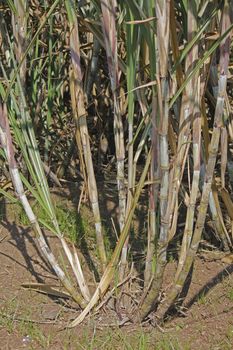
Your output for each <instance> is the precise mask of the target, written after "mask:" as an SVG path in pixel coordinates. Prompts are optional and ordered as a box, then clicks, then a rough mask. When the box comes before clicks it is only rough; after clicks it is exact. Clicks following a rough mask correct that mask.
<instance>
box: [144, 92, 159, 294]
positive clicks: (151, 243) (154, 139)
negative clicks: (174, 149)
mask: <svg viewBox="0 0 233 350" xmlns="http://www.w3.org/2000/svg"><path fill="white" fill-rule="evenodd" d="M156 111H157V103H156V97H153V101H152V114H151V119H152V126H151V128H152V130H151V147H152V159H151V167H150V176H151V182H152V184H151V185H150V194H149V215H148V220H149V222H148V239H147V254H146V264H145V272H144V286H145V288H147V287H148V284H149V282H150V280H151V277H152V263H153V257H154V253H155V238H156V235H157V222H156V212H157V208H158V193H159V182H158V179H159V169H160V167H159V156H158V151H159V149H158V146H159V144H158V142H159V135H158V127H157V125H156V114H157V113H156Z"/></svg>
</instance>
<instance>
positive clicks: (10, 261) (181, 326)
mask: <svg viewBox="0 0 233 350" xmlns="http://www.w3.org/2000/svg"><path fill="white" fill-rule="evenodd" d="M47 239H48V241H49V243H50V245H51V246H52V247H53V248H54V249H55V251H56V252H57V254H59V242H58V240H57V239H56V238H55V237H53V236H52V235H47ZM175 264H176V263H175V261H171V262H170V263H169V264H168V265H167V270H166V275H167V276H166V279H167V280H170V278H171V277H172V276H173V274H174V271H175ZM0 266H1V269H0V349H1V350H7V349H12V350H18V349H28V350H29V349H30V350H32V349H34V350H40V349H49V350H55V349H56V350H60V349H62V350H65V349H67V350H69V349H71V350H79V349H80V350H82V349H85V350H86V349H88V350H94V349H95V350H99V349H104V350H105V349H106V350H108V349H109V350H110V349H121V350H132V349H138V350H145V349H148V350H149V349H150V350H152V349H154V350H157V349H158V350H160V349H161V350H169V349H171V350H172V349H175V350H181V349H185V350H189V349H190V350H192V349H200V350H225V349H226V350H232V349H233V275H232V273H233V264H232V263H231V261H230V260H229V261H227V260H226V259H225V260H224V259H222V260H221V259H218V258H217V257H212V256H211V255H210V254H208V253H205V254H204V253H199V255H198V257H197V258H196V261H195V265H194V268H193V276H192V283H191V286H190V289H189V292H188V295H187V297H186V299H185V304H184V308H182V313H181V314H180V316H177V315H176V317H174V318H173V319H170V320H168V321H167V322H166V323H165V325H164V326H163V328H160V329H158V328H154V327H152V326H148V325H145V326H135V325H126V326H124V327H122V328H120V327H118V326H117V325H116V324H117V319H116V317H114V315H113V316H111V315H110V316H108V314H107V310H106V309H102V311H101V312H100V313H99V314H97V315H96V316H95V317H93V316H92V317H90V318H88V319H86V320H85V322H84V323H83V324H81V325H80V326H78V327H76V328H74V329H69V328H67V325H68V323H69V321H70V320H72V319H74V318H75V317H76V316H77V315H78V313H79V312H80V311H79V310H78V309H77V308H76V306H75V305H74V304H73V303H72V302H70V301H69V300H65V299H61V298H54V297H49V296H48V295H45V294H42V293H38V292H35V291H33V290H29V289H23V288H22V286H21V285H22V283H26V282H27V283H28V282H30V283H31V282H40V283H47V284H49V285H53V286H58V287H59V282H58V280H57V278H56V276H55V275H54V274H53V272H52V271H51V269H50V268H49V267H48V266H47V264H46V262H45V261H44V260H43V258H42V256H41V254H40V252H39V250H38V248H37V246H36V244H35V242H34V239H33V235H32V233H31V231H30V230H29V229H28V228H25V227H22V226H20V225H19V224H18V223H17V224H16V223H15V222H14V221H7V220H5V219H3V221H2V224H1V226H0ZM92 287H93V288H94V286H92Z"/></svg>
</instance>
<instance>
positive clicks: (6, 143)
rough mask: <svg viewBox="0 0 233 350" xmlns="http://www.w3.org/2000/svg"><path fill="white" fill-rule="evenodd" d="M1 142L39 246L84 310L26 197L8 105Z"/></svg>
mask: <svg viewBox="0 0 233 350" xmlns="http://www.w3.org/2000/svg"><path fill="white" fill-rule="evenodd" d="M0 140H1V144H2V147H3V149H4V151H5V154H6V157H7V161H8V164H9V169H10V175H11V179H12V183H13V185H14V189H15V192H16V194H17V196H18V197H19V200H20V202H21V204H22V206H23V208H24V210H25V213H26V215H27V217H28V219H29V221H30V223H31V225H32V228H33V230H34V232H35V235H36V238H37V241H38V244H39V246H40V248H41V251H42V253H43V256H44V257H45V258H46V260H47V261H48V262H49V263H50V265H51V266H52V268H53V270H54V271H55V273H56V275H57V276H58V278H59V279H60V281H61V283H62V284H63V286H64V287H65V288H66V289H67V291H68V292H69V293H70V295H71V296H72V298H73V299H74V300H75V301H76V302H77V303H78V304H79V305H80V306H81V307H82V308H84V307H85V305H86V302H85V301H84V299H83V298H82V296H81V295H80V294H79V293H78V292H77V291H76V289H75V288H74V287H73V285H72V284H71V282H70V281H69V280H68V278H67V277H66V275H65V273H64V272H63V270H62V269H61V268H60V266H59V264H58V262H57V261H56V258H55V256H54V255H53V253H52V252H51V250H50V248H49V246H48V245H47V243H46V240H45V239H44V236H43V233H42V231H41V228H40V225H39V223H38V221H37V218H36V216H35V214H34V213H33V211H32V208H31V206H30V203H29V201H28V199H27V197H26V195H25V192H24V189H23V184H22V181H21V178H20V175H19V170H18V168H17V164H16V161H15V157H14V148H13V143H12V138H11V134H10V128H9V122H8V118H7V109H6V105H4V106H3V107H2V105H0Z"/></svg>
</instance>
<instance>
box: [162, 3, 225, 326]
mask: <svg viewBox="0 0 233 350" xmlns="http://www.w3.org/2000/svg"><path fill="white" fill-rule="evenodd" d="M221 23H222V28H221V31H222V34H223V33H224V32H225V31H226V30H227V29H228V28H229V27H230V17H229V5H228V2H227V1H225V5H224V10H223V13H222V19H221ZM229 52H230V35H228V36H227V37H226V38H225V39H224V41H223V43H222V44H221V46H220V63H219V67H220V76H219V83H218V97H217V104H216V109H215V116H214V128H213V133H212V137H211V143H210V147H209V158H208V162H207V166H206V174H205V181H204V186H203V191H202V197H201V203H200V207H199V212H198V217H197V222H196V225H195V230H194V233H193V237H192V241H191V245H190V248H189V250H188V252H187V254H186V260H185V262H184V266H183V268H182V271H181V272H180V274H179V276H177V278H176V281H175V283H174V284H173V286H172V288H171V290H170V291H169V293H168V295H167V298H166V300H165V301H164V302H163V304H161V305H160V308H159V309H158V311H157V314H156V316H157V318H158V320H161V319H163V317H164V315H165V313H166V312H167V310H168V309H169V307H170V306H171V305H172V303H173V302H174V301H175V299H176V298H177V295H178V294H179V293H180V292H181V290H182V288H183V286H184V283H185V281H186V278H187V276H188V273H189V271H190V268H191V266H192V264H193V260H194V257H195V254H196V252H197V249H198V246H199V243H200V239H201V234H202V230H203V227H204V223H205V218H206V212H207V208H208V203H209V195H210V192H211V186H212V181H213V174H214V169H215V164H216V158H217V154H218V149H219V141H220V135H221V127H222V126H223V113H224V102H225V93H226V84H227V72H228V64H229Z"/></svg>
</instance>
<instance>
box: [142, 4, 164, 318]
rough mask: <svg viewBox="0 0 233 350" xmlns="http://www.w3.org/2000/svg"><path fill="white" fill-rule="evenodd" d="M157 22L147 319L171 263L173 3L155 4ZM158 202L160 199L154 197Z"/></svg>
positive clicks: (143, 313) (144, 304)
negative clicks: (156, 215)
mask: <svg viewBox="0 0 233 350" xmlns="http://www.w3.org/2000/svg"><path fill="white" fill-rule="evenodd" d="M155 9H156V16H157V18H158V21H157V38H158V39H157V45H158V54H159V74H160V79H157V89H158V110H159V122H158V125H159V131H158V134H159V166H160V171H159V172H160V179H161V180H160V181H161V183H160V198H159V208H160V232H159V238H158V243H157V247H156V268H155V274H154V276H153V281H152V284H151V287H150V291H149V293H148V295H147V296H146V298H145V299H144V302H143V304H142V307H141V310H140V311H139V317H140V318H141V319H143V318H144V317H145V316H146V315H147V314H148V312H149V311H150V309H151V308H152V307H153V305H154V301H155V299H156V297H157V294H158V292H159V290H160V286H161V283H162V277H163V272H164V268H165V265H166V260H167V252H166V250H167V242H168V228H169V216H168V214H169V208H168V192H169V155H168V116H169V82H168V49H169V31H170V29H169V18H170V2H169V1H165V2H163V1H158V2H157V3H156V4H155ZM154 200H156V198H154Z"/></svg>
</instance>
